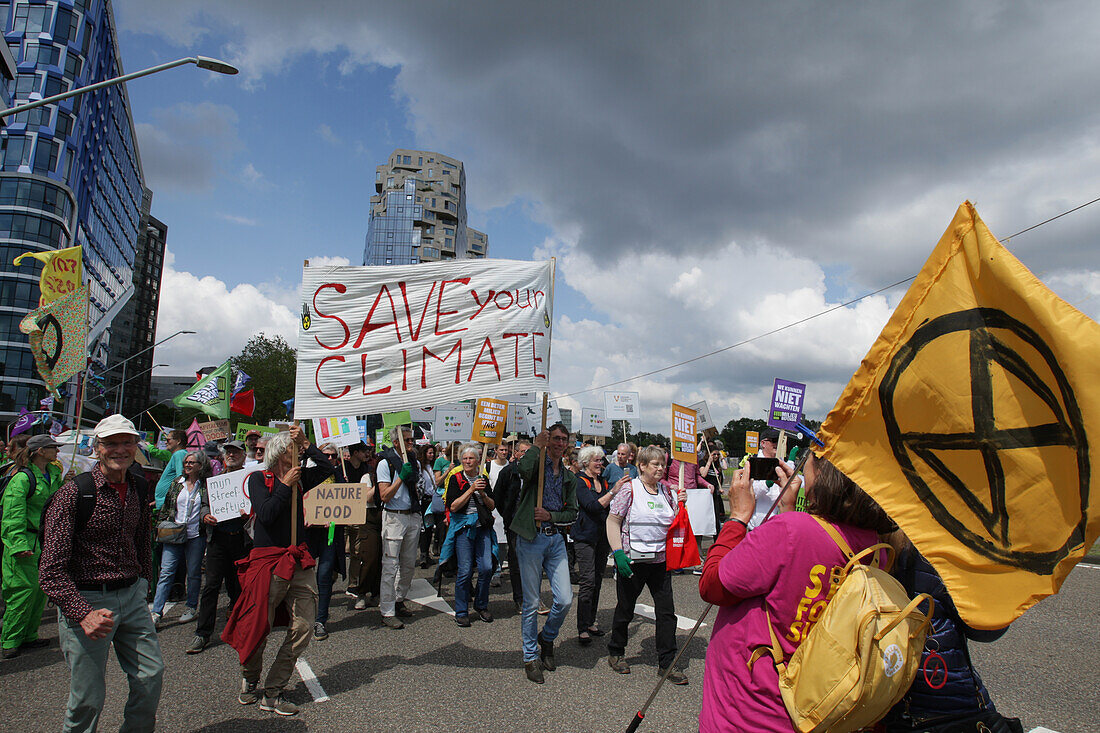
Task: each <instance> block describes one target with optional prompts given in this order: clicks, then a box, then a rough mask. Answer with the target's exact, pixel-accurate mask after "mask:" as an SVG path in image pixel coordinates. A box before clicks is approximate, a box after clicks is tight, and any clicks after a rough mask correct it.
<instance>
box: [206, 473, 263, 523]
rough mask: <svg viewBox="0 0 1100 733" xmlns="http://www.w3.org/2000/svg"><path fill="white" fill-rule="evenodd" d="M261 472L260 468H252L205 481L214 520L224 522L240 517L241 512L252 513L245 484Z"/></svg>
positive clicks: (212, 477)
mask: <svg viewBox="0 0 1100 733" xmlns="http://www.w3.org/2000/svg"><path fill="white" fill-rule="evenodd" d="M262 470H263V467H262V466H253V467H252V468H244V469H241V470H240V471H233V472H232V473H222V474H218V475H217V476H211V477H210V478H208V479H206V493H207V495H208V496H209V497H210V513H211V514H213V515H214V519H217V520H218V521H219V522H224V521H226V520H227V519H234V518H236V517H239V516H241V512H242V511H243V512H244V513H245V514H248V513H249V512H250V511H252V502H251V501H250V500H249V498H248V487H247V486H246V485H245V484H246V483H247V482H248V477H249V476H251V475H252V474H253V473H255V472H256V471H262Z"/></svg>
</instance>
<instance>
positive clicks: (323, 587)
mask: <svg viewBox="0 0 1100 733" xmlns="http://www.w3.org/2000/svg"><path fill="white" fill-rule="evenodd" d="M335 574H336V544H335V543H333V544H331V545H325V548H324V549H323V550H321V552H320V553H319V555H318V557H317V619H316V621H317V623H320V624H327V623H328V604H329V600H331V599H332V581H333V580H334V576H335Z"/></svg>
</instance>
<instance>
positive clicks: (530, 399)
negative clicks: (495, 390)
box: [497, 392, 538, 405]
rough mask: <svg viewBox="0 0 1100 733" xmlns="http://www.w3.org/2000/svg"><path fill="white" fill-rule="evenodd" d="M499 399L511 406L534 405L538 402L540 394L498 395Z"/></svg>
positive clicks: (517, 393)
mask: <svg viewBox="0 0 1100 733" xmlns="http://www.w3.org/2000/svg"><path fill="white" fill-rule="evenodd" d="M497 399H501V400H504V401H505V402H508V403H509V404H515V405H533V404H535V403H536V402H537V401H538V394H537V393H535V392H515V393H513V394H502V395H498V396H497Z"/></svg>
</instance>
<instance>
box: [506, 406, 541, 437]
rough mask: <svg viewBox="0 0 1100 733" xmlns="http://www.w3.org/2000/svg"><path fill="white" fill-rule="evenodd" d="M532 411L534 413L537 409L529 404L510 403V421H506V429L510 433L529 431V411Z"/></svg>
mask: <svg viewBox="0 0 1100 733" xmlns="http://www.w3.org/2000/svg"><path fill="white" fill-rule="evenodd" d="M528 411H530V413H531V414H532V415H534V414H535V409H534V408H533V407H529V406H528V405H516V404H513V403H511V402H509V403H508V421H507V423H505V428H504V429H505V430H507V431H508V432H509V433H529V432H531V431H530V430H529V429H528V422H527V413H528Z"/></svg>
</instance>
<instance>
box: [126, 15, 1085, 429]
mask: <svg viewBox="0 0 1100 733" xmlns="http://www.w3.org/2000/svg"><path fill="white" fill-rule="evenodd" d="M116 15H117V22H118V27H119V29H120V39H121V41H120V42H121V47H122V56H123V62H124V65H125V67H126V69H127V70H136V69H139V68H143V67H145V66H149V65H152V64H155V63H159V62H162V61H167V60H171V59H172V58H176V57H179V56H182V55H190V54H196V53H198V54H203V55H208V56H215V57H220V58H224V59H226V60H229V61H231V62H232V63H234V64H236V65H238V66H239V67H240V68H241V69H242V74H241V75H240V76H237V77H217V76H213V75H211V74H209V73H207V72H204V71H201V70H198V69H196V68H193V67H184V68H181V69H177V70H173V71H170V72H166V73H163V74H160V75H158V76H156V77H152V78H149V79H144V80H139V81H136V82H133V83H131V85H130V94H131V101H132V105H133V114H134V119H135V121H136V123H137V125H138V136H139V142H140V145H141V156H142V162H143V166H144V170H145V174H146V178H147V182H148V185H149V186H150V187H151V188H152V189H153V191H154V199H153V213H154V214H155V215H156V216H157V217H159V218H161V219H162V220H163V221H165V222H166V223H167V224H168V227H169V236H168V248H169V251H170V254H171V257H170V260H169V262H170V265H169V267H168V269H167V270H166V272H165V277H164V284H163V291H162V292H163V294H162V297H163V299H162V305H161V314H160V322H159V333H160V335H161V336H162V337H163V336H165V335H168V334H171V333H172V332H174V331H176V330H179V329H181V328H191V329H194V330H197V331H199V333H198V334H197V335H196V336H181V337H178V338H177V339H175V340H174V341H172V342H169V343H168V344H165V345H164V346H163V347H161V348H160V349H158V354H157V361H158V362H167V363H170V364H171V365H172V366H171V367H170V368H166V369H162V370H161V371H162V372H164V373H171V374H181V373H186V372H187V371H189V370H192V369H194V368H196V367H199V366H202V365H206V364H215V363H218V362H220V361H221V360H223V359H224V358H225V357H226V356H228V355H230V354H233V353H236V352H237V351H239V349H240V348H241V346H242V345H243V343H244V341H245V340H246V339H247V338H248V336H250V335H251V334H253V333H257V332H260V331H263V332H266V333H269V334H275V333H279V334H283V335H285V336H286V337H287V338H288V340H291V342H293V339H294V338H295V317H294V314H295V312H296V311H297V310H298V307H297V286H298V283H299V281H300V273H301V264H302V260H303V259H310V260H318V259H320V258H327V259H326V260H325V261H327V262H332V263H343V262H345V261H346V262H350V263H351V264H360V263H361V262H362V251H363V241H364V236H365V234H366V227H367V213H368V207H369V197H370V195H371V193H372V192H373V181H374V168H375V166H376V165H378V164H379V163H380V162H382V161H383V160H385V159H386V158H387V157H388V155H389V153H390V152H391V151H392V150H393V149H394V148H396V147H408V148H418V149H427V150H435V151H438V152H442V153H445V154H447V155H451V156H454V157H457V158H459V159H461V160H463V161H464V162H465V164H466V176H467V183H468V202H469V206H470V213H469V222H470V224H471V226H474V227H476V228H478V229H481V230H483V231H486V232H488V234H489V237H490V249H491V254H492V255H493V256H495V257H503V258H511V259H531V258H545V257H548V256H556V257H558V262H559V269H558V273H559V277H558V289H557V307H556V325H555V333H554V347H553V361H552V366H551V381H552V387H553V389H554V390H555V392H556V393H558V394H567V393H575V392H578V391H580V390H586V389H590V388H593V387H598V386H601V385H604V384H607V383H611V382H616V381H618V380H624V379H630V378H631V377H633V376H635V375H638V374H642V373H645V372H648V371H651V370H654V369H658V368H660V367H663V366H666V365H668V364H672V363H675V362H678V361H681V360H684V359H688V358H691V357H693V356H696V355H699V354H702V353H706V352H709V351H712V350H714V349H717V348H719V347H722V346H726V345H730V344H734V343H738V342H740V341H742V340H745V339H749V338H752V337H754V336H758V335H760V334H763V333H765V332H767V331H770V330H772V329H775V328H777V327H780V326H783V325H785V324H789V323H792V322H794V321H797V320H800V319H802V318H805V317H807V316H810V315H813V314H815V313H818V312H821V311H823V310H825V309H827V308H830V307H833V306H836V305H837V304H839V303H842V302H845V301H847V300H849V299H851V298H854V297H857V296H859V295H862V294H865V293H868V292H871V291H874V290H878V289H879V288H882V287H883V286H886V285H889V284H891V283H894V282H897V281H899V280H902V279H903V278H906V277H908V276H911V275H914V274H915V273H916V272H917V270H918V269H919V268H920V266H921V264H922V263H923V261H924V260H925V259H926V258H927V256H928V254H929V253H930V252H931V249H932V247H933V246H934V244H935V243H936V241H937V240H938V239H939V237H940V235H941V234H942V232H943V230H944V229H945V228H946V226H947V224H948V223H949V222H950V221H951V219H952V216H953V214H954V212H955V209H956V208H957V206H958V205H959V204H960V203H961V202H962V201H964V200H966V199H970V200H971V201H974V202H975V204H976V205H977V208H978V211H979V213H980V214H981V216H982V217H983V219H984V220H985V221H986V223H987V224H988V225H989V226H990V228H991V229H992V230H993V232H994V233H995V234H997V235H998V236H1007V235H1009V234H1012V233H1014V232H1017V231H1019V230H1022V229H1024V228H1026V227H1028V226H1031V225H1032V224H1035V223H1038V222H1039V221H1042V220H1044V219H1046V218H1049V217H1050V216H1053V215H1055V214H1058V213H1060V212H1062V211H1065V210H1066V209H1069V208H1072V207H1073V206H1076V205H1079V204H1081V203H1084V202H1086V201H1089V200H1091V199H1093V198H1096V197H1097V196H1100V183H1098V182H1097V181H1096V178H1095V172H1096V170H1098V169H1100V168H1098V165H1097V164H1098V162H1100V97H1098V96H1097V95H1096V94H1095V93H1093V89H1094V87H1095V84H1094V79H1093V76H1094V74H1095V69H1097V68H1100V46H1098V45H1097V44H1096V43H1095V34H1094V32H1093V31H1094V29H1095V28H1096V27H1098V25H1100V17H1098V16H1100V7H1098V6H1096V5H1095V4H1092V3H1086V2H1078V3H1073V2H1065V3H1062V2H1044V3H1026V4H1022V3H1000V2H985V3H982V2H973V3H965V4H960V3H946V2H928V3H909V4H899V3H890V4H879V3H842V4H833V3H809V2H807V3H782V2H758V3H748V2H742V3H721V2H700V3H672V2H664V3H652V2H629V3H627V2H603V3H588V2H573V3H570V2H555V3H546V2H520V1H515V2H508V3H501V2H494V3H481V2H463V3H450V4H446V5H444V4H441V3H412V2H408V3H406V2H388V3H377V4H375V3H362V2H358V1H357V0H314V2H311V3H301V2H271V1H267V2H261V1H260V0H235V1H234V2H232V3H226V2H221V1H218V2H215V1H214V0H192V1H187V2H179V1H178V0H173V1H172V2H168V1H167V0H116ZM1098 226H1100V204H1097V205H1096V206H1094V207H1090V208H1087V209H1085V210H1083V211H1081V212H1078V213H1076V214H1073V215H1071V216H1067V217H1065V218H1064V219H1060V220H1059V221H1057V222H1054V223H1051V224H1048V225H1045V226H1043V227H1042V228H1040V229H1038V230H1036V231H1034V232H1030V233H1027V234H1025V235H1022V236H1020V237H1019V238H1017V239H1013V240H1012V241H1011V242H1010V243H1009V248H1010V249H1011V250H1012V251H1013V252H1014V253H1015V254H1016V255H1017V256H1018V257H1019V258H1020V259H1021V260H1022V261H1023V262H1024V264H1026V265H1027V266H1028V267H1030V268H1032V269H1033V270H1034V271H1035V272H1036V274H1038V275H1039V277H1040V278H1041V279H1043V280H1044V281H1045V282H1046V283H1047V284H1048V285H1050V286H1051V287H1052V288H1053V289H1054V290H1055V291H1056V292H1058V293H1059V294H1060V295H1061V296H1062V297H1064V298H1065V299H1066V300H1067V301H1069V302H1070V303H1072V304H1074V305H1076V306H1077V307H1079V308H1080V309H1081V310H1083V311H1084V312H1085V313H1087V314H1088V315H1090V316H1091V317H1093V318H1097V317H1098V316H1100V258H1098V257H1097V255H1096V248H1095V246H1094V232H1095V231H1097V229H1098ZM903 291H904V288H903V287H898V288H893V289H890V290H886V291H884V292H883V293H881V294H879V295H876V296H872V297H869V298H866V299H864V300H862V301H860V302H859V303H857V304H855V305H852V306H850V307H847V308H843V309H841V310H838V311H836V312H834V313H832V314H830V315H828V316H825V317H822V318H817V319H814V320H811V321H809V322H807V323H805V324H804V325H801V326H798V327H795V328H792V329H788V330H785V331H783V332H781V333H779V334H777V335H773V336H768V337H765V338H762V339H759V340H755V341H753V342H751V343H749V344H747V345H745V346H741V347H738V348H735V349H732V350H730V351H726V352H724V353H722V354H720V355H717V356H713V357H710V358H707V359H703V360H700V361H696V362H693V363H692V364H690V365H688V366H685V367H682V368H679V369H676V370H671V371H665V372H661V373H658V374H654V375H652V376H649V377H644V378H640V379H633V380H631V381H627V382H624V383H623V384H622V385H620V386H619V387H617V388H619V389H633V390H637V391H640V392H641V393H642V400H643V408H644V419H643V421H642V422H641V423H640V424H639V425H637V426H636V427H643V428H647V429H652V430H660V429H664V430H666V431H667V425H666V422H667V417H666V416H667V405H668V403H669V402H670V401H672V400H674V399H675V400H677V401H684V402H687V403H691V402H692V401H695V400H697V399H702V398H705V399H707V401H708V403H709V405H710V407H711V411H712V413H714V417H715V419H716V420H717V421H718V422H720V423H723V424H724V423H725V422H726V421H727V420H730V419H735V418H738V417H741V416H751V417H760V416H762V415H763V411H764V409H765V407H766V402H767V398H768V396H769V394H770V389H771V383H772V380H773V378H774V377H784V378H787V379H794V380H797V381H802V382H807V383H809V385H810V387H809V394H808V403H807V410H806V411H807V414H808V415H809V416H810V417H813V418H818V419H820V418H822V417H824V414H825V413H826V412H827V411H828V409H829V408H830V407H831V406H832V404H833V402H834V401H835V400H836V398H837V396H838V394H839V392H840V390H841V389H842V387H843V385H844V383H845V382H846V381H847V380H848V378H849V377H850V376H851V374H852V372H853V370H854V369H855V368H856V367H857V366H858V364H859V360H860V358H861V357H862V356H863V354H864V353H865V352H866V350H867V348H868V347H869V346H870V344H871V342H872V341H873V340H874V337H875V336H876V335H877V334H878V332H879V330H880V329H881V327H882V325H883V324H884V322H885V320H886V318H887V317H888V316H889V313H890V311H891V309H892V308H893V306H894V305H895V304H896V303H897V301H898V300H899V299H900V297H901V295H902V294H903ZM562 404H563V406H573V407H579V406H582V405H583V406H599V405H601V404H602V394H601V392H600V391H594V392H587V393H584V394H576V395H575V396H573V397H567V398H565V399H563V401H562Z"/></svg>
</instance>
